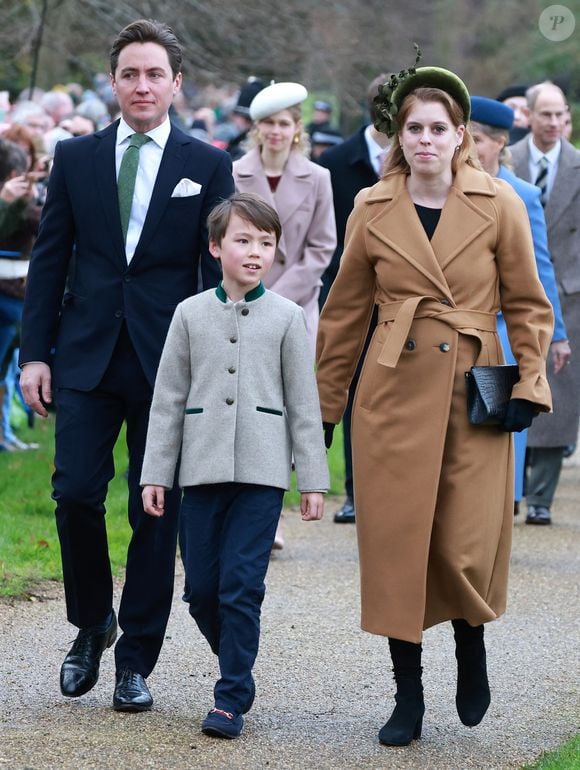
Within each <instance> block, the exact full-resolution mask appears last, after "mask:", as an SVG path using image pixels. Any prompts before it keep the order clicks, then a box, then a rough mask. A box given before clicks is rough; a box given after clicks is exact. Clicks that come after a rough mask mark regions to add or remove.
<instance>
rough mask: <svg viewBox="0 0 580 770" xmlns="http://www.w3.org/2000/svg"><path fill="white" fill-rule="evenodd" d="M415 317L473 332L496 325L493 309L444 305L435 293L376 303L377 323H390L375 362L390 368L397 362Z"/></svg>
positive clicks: (493, 327)
mask: <svg viewBox="0 0 580 770" xmlns="http://www.w3.org/2000/svg"><path fill="white" fill-rule="evenodd" d="M415 318H436V319H437V320H438V321H442V322H443V323H446V324H448V325H449V326H450V327H451V328H452V329H456V330H457V331H463V332H464V333H466V331H467V329H469V330H470V331H471V333H473V334H475V335H476V336H479V335H478V334H477V332H478V331H484V332H495V331H496V329H497V327H496V319H495V313H486V312H484V311H483V310H467V309H459V308H452V307H448V306H447V305H446V304H445V303H444V302H442V301H441V300H440V299H437V298H436V297H428V296H425V297H411V298H409V299H406V300H402V301H401V302H388V303H387V304H384V305H379V323H383V322H385V321H394V323H393V325H392V327H391V328H390V330H389V333H388V335H387V339H386V341H385V344H384V345H383V347H382V350H381V352H380V354H379V357H378V363H379V364H382V365H383V366H389V367H391V368H394V367H395V366H396V365H397V363H398V361H399V356H400V355H401V351H402V350H403V347H404V345H405V342H406V341H407V337H408V336H409V332H410V330H411V324H412V323H413V320H414V319H415Z"/></svg>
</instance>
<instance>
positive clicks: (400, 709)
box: [379, 638, 425, 746]
mask: <svg viewBox="0 0 580 770" xmlns="http://www.w3.org/2000/svg"><path fill="white" fill-rule="evenodd" d="M389 648H390V650H391V658H392V661H393V674H394V676H395V682H396V683H397V692H396V694H395V703H396V704H397V705H396V706H395V709H394V711H393V713H392V714H391V717H390V719H389V720H388V722H387V723H386V724H385V725H384V726H383V727H381V729H380V731H379V741H380V742H381V743H382V744H384V745H385V746H407V745H408V744H409V743H411V741H412V740H413V738H420V737H421V729H422V727H423V714H424V713H425V703H424V701H423V684H422V682H421V674H422V672H423V669H422V668H421V645H420V644H413V643H412V642H404V641H402V640H401V639H391V638H389Z"/></svg>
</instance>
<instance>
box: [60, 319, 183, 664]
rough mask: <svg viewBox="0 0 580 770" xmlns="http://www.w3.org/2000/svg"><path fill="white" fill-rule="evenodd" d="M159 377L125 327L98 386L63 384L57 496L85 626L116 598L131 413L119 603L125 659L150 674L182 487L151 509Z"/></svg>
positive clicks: (68, 581)
mask: <svg viewBox="0 0 580 770" xmlns="http://www.w3.org/2000/svg"><path fill="white" fill-rule="evenodd" d="M151 396H152V391H151V386H150V385H149V384H148V382H147V379H146V377H145V375H144V373H143V370H142V368H141V364H140V363H139V359H138V358H137V355H136V353H135V351H134V350H133V346H132V344H131V342H130V339H129V336H128V334H127V330H126V328H125V327H123V330H122V332H121V334H120V337H119V341H118V343H117V346H116V348H115V352H114V353H113V356H112V359H111V362H110V364H109V367H108V369H107V371H106V373H105V375H104V377H103V379H102V381H101V382H100V383H99V385H98V387H97V388H95V389H94V390H91V391H86V392H83V391H77V390H68V389H64V388H57V389H56V391H55V404H56V433H55V472H54V475H53V479H52V482H53V498H54V500H55V501H56V523H57V529H58V534H59V538H60V546H61V555H62V567H63V577H64V588H65V597H66V606H67V617H68V619H69V621H70V622H71V623H73V624H74V625H76V626H78V627H79V628H85V627H87V626H92V625H95V624H98V623H102V622H103V621H104V620H105V619H106V618H107V616H108V614H109V613H110V611H111V608H112V604H113V582H112V577H111V565H110V562H109V551H108V542H107V530H106V524H105V499H106V496H107V488H108V485H109V482H110V481H111V479H112V478H113V476H114V474H115V468H114V464H113V447H114V446H115V442H116V440H117V438H118V435H119V431H120V430H121V427H122V425H123V422H124V421H125V422H126V424H127V448H128V451H129V479H128V485H129V499H128V515H129V523H130V525H131V529H132V536H131V541H130V544H129V548H128V552H127V567H126V573H125V585H124V587H123V594H122V597H121V605H120V608H119V623H120V626H121V628H122V630H123V632H124V633H123V636H122V637H121V638H120V639H119V641H118V643H117V645H116V647H115V659H116V664H117V669H120V668H130V669H131V670H132V671H136V672H137V673H139V674H141V675H142V676H144V677H147V676H149V674H150V673H151V671H152V670H153V667H154V666H155V663H156V662H157V658H158V656H159V652H160V650H161V645H162V643H163V639H164V636H165V628H166V626H167V620H168V618H169V612H170V609H171V602H172V599H173V581H174V574H175V555H176V545H177V543H176V541H177V518H178V512H179V498H180V490H179V489H178V488H175V489H174V490H173V491H172V492H171V493H170V494H169V495H168V496H166V506H165V515H164V516H162V517H161V518H155V517H153V516H149V515H148V514H146V513H145V512H144V510H143V503H142V500H141V488H140V486H139V480H140V476H141V465H142V463H143V455H144V452H145V440H146V436H147V424H148V419H149V408H150V405H151Z"/></svg>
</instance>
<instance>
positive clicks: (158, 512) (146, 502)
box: [141, 484, 165, 516]
mask: <svg viewBox="0 0 580 770" xmlns="http://www.w3.org/2000/svg"><path fill="white" fill-rule="evenodd" d="M141 497H142V498H143V509H144V510H145V513H148V514H149V515H150V516H163V514H164V513H165V487H158V486H154V485H153V484H147V485H145V486H144V487H143V492H142V493H141Z"/></svg>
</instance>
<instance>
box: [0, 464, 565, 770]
mask: <svg viewBox="0 0 580 770" xmlns="http://www.w3.org/2000/svg"><path fill="white" fill-rule="evenodd" d="M339 503H340V501H339V500H336V499H329V501H328V505H327V512H326V518H325V520H323V521H322V522H319V523H303V522H301V521H300V519H299V515H298V514H297V513H296V512H293V511H287V512H286V514H285V522H286V540H287V545H286V548H285V549H284V551H282V552H281V553H279V554H278V555H276V556H275V557H274V558H273V559H272V563H271V566H270V571H269V575H268V592H267V594H266V600H265V603H264V608H263V632H262V645H261V650H260V654H259V657H258V662H257V665H256V670H255V674H256V680H257V688H258V695H257V698H256V703H255V705H254V708H253V710H252V711H251V713H250V714H249V715H248V717H247V720H246V728H245V730H244V733H243V735H242V737H241V738H240V739H238V740H237V741H216V740H215V739H211V738H208V737H206V736H204V735H202V734H201V733H200V722H201V720H202V719H203V717H204V716H205V713H206V712H207V710H208V708H209V707H210V706H211V705H212V687H213V682H214V680H215V678H216V674H217V667H216V663H215V659H214V658H213V656H212V655H211V653H210V652H209V650H208V649H206V645H205V642H204V640H203V639H202V638H201V635H200V634H199V633H198V631H197V629H196V627H195V626H194V624H193V621H192V620H191V619H190V617H189V615H188V613H187V610H186V607H185V605H184V604H183V603H182V602H181V601H180V599H179V588H180V586H181V583H182V576H181V573H179V574H178V577H177V589H178V590H177V592H176V596H175V604H174V611H173V613H172V617H171V620H170V625H169V627H168V631H167V641H166V643H165V645H164V648H163V650H162V654H161V658H160V660H159V663H158V666H157V668H156V670H155V672H154V673H153V674H152V675H151V677H150V679H149V685H150V687H151V690H152V693H153V696H154V698H155V706H154V709H153V710H152V711H151V712H149V713H146V714H117V713H116V712H114V711H113V710H112V708H111V697H112V683H113V677H114V672H113V656H112V655H111V653H110V652H107V653H105V655H104V657H103V663H102V666H101V678H100V680H99V682H98V684H97V686H96V687H95V688H94V689H93V690H92V691H91V692H90V693H89V694H87V695H86V696H84V697H83V698H80V699H78V700H68V699H65V698H63V697H62V696H61V695H60V692H59V688H58V672H59V667H60V664H61V661H62V658H63V657H64V655H65V653H66V651H67V649H68V647H69V646H70V643H71V642H72V640H73V638H74V636H75V631H74V629H73V628H72V627H71V626H67V624H66V622H65V621H64V608H63V601H62V592H61V588H60V586H57V585H55V586H46V587H45V588H43V592H42V595H41V596H39V597H38V598H37V599H36V601H26V602H16V603H11V604H7V603H5V604H0V625H1V629H2V631H1V638H0V770H146V769H147V768H155V770H190V769H193V768H203V770H214V769H215V770H246V769H247V770H258V769H260V770H261V769H264V770H286V769H288V770H302V768H304V769H306V768H312V769H313V770H314V769H316V770H326V769H328V770H330V769H332V770H335V769H336V770H340V768H348V770H355V769H358V768H360V769H361V770H362V769H363V768H364V769H365V770H371V768H372V769H373V770H378V768H397V770H399V769H401V770H405V769H406V768H421V769H427V768H429V769H431V768H433V769H434V770H435V769H438V768H450V769H452V770H463V769H467V768H485V769H486V770H492V769H493V768H498V769H499V768H502V769H504V768H505V769H507V768H517V767H519V766H521V764H523V763H524V762H529V761H531V760H533V759H534V758H535V757H537V756H538V755H539V754H540V753H541V752H542V751H544V750H547V749H551V748H554V747H556V746H557V745H559V744H560V743H562V742H563V741H565V740H567V739H568V738H569V737H570V736H572V735H573V734H574V733H575V732H577V731H578V728H579V722H580V706H579V700H580V699H579V697H578V689H579V682H580V670H579V662H578V642H579V639H580V634H579V625H580V602H579V583H580V581H579V573H580V567H579V553H580V515H579V509H580V468H578V467H569V468H567V469H566V470H564V472H563V474H562V481H561V486H560V488H559V496H558V501H557V505H556V506H555V509H554V525H553V526H552V527H530V526H525V525H524V523H523V519H524V515H523V514H522V515H520V516H519V517H518V519H516V523H515V533H514V535H515V537H514V547H513V556H512V575H511V587H510V604H509V608H508V612H507V614H506V615H505V616H504V617H503V618H501V619H500V620H499V621H497V622H495V623H492V624H489V625H488V626H487V631H486V634H487V640H488V660H489V672H490V682H491V687H492V704H491V707H490V710H489V712H488V714H487V716H486V718H485V719H484V721H483V723H482V724H481V725H479V726H478V727H476V728H472V729H469V728H466V727H463V725H461V723H460V722H459V719H458V717H457V714H456V712H455V707H454V686H455V685H454V678H455V667H454V658H453V643H452V635H451V629H450V625H449V624H445V626H439V627H437V628H435V629H431V630H430V631H428V632H427V633H426V634H425V639H424V649H425V652H424V669H425V673H424V684H425V699H426V705H427V713H426V715H425V720H424V725H423V738H422V740H420V741H414V742H413V744H412V745H411V746H410V747H408V748H402V749H394V748H386V747H383V746H380V744H379V743H378V741H377V731H378V729H379V727H380V726H381V725H382V724H383V723H384V721H385V719H386V718H387V717H388V716H389V714H390V711H391V708H392V693H393V681H392V678H391V673H390V663H389V658H388V649H387V644H386V640H385V639H382V638H380V637H374V636H370V635H369V634H363V633H362V632H361V631H360V630H359V628H358V568H357V553H356V541H355V531H354V527H353V526H349V525H340V526H339V525H336V524H334V523H333V522H332V512H333V510H335V509H336V508H337V507H338V505H339Z"/></svg>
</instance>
